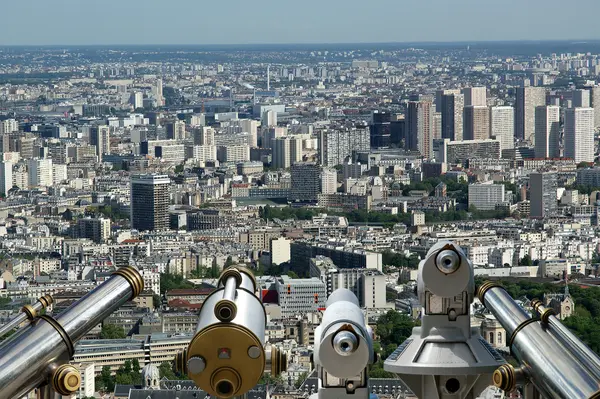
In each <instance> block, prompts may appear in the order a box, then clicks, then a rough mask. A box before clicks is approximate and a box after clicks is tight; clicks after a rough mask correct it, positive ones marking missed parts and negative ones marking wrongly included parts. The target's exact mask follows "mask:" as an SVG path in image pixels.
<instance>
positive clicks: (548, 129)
mask: <svg viewBox="0 0 600 399" xmlns="http://www.w3.org/2000/svg"><path fill="white" fill-rule="evenodd" d="M535 157H536V158H560V107H559V106H556V105H547V106H546V105H544V106H540V107H536V108H535Z"/></svg>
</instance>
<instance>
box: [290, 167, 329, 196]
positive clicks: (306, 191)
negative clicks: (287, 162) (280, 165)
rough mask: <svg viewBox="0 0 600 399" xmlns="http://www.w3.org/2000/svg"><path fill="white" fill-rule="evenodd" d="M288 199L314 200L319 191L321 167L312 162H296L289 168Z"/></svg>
mask: <svg viewBox="0 0 600 399" xmlns="http://www.w3.org/2000/svg"><path fill="white" fill-rule="evenodd" d="M290 171H291V190H290V200H291V201H300V202H305V201H306V202H316V201H317V199H318V196H319V194H320V193H321V168H320V167H319V165H317V164H315V163H313V162H297V163H295V164H293V165H292V167H291V168H290Z"/></svg>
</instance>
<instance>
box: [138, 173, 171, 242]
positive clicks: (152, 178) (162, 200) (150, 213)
mask: <svg viewBox="0 0 600 399" xmlns="http://www.w3.org/2000/svg"><path fill="white" fill-rule="evenodd" d="M170 184H171V179H169V176H166V175H149V174H148V175H134V176H132V177H131V227H132V228H133V229H137V230H139V231H153V230H167V229H168V228H169V185H170Z"/></svg>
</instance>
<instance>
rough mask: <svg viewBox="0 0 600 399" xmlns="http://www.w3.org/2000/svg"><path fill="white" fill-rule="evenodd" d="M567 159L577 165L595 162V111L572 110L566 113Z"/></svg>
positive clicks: (585, 109) (590, 109) (589, 109)
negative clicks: (570, 159) (572, 160)
mask: <svg viewBox="0 0 600 399" xmlns="http://www.w3.org/2000/svg"><path fill="white" fill-rule="evenodd" d="M564 140H565V157H567V158H572V159H574V160H575V163H580V162H594V109H593V108H571V109H567V110H566V112H565V138H564Z"/></svg>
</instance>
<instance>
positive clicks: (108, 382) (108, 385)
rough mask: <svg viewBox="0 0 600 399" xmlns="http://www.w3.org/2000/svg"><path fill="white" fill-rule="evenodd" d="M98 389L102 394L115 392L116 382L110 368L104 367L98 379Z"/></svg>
mask: <svg viewBox="0 0 600 399" xmlns="http://www.w3.org/2000/svg"><path fill="white" fill-rule="evenodd" d="M96 389H97V390H98V391H102V392H114V390H115V380H114V379H113V377H112V375H111V372H110V367H109V366H104V367H102V371H101V372H100V375H99V376H98V377H96Z"/></svg>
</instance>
